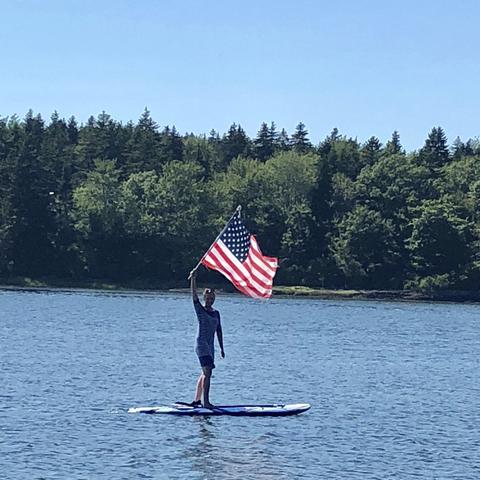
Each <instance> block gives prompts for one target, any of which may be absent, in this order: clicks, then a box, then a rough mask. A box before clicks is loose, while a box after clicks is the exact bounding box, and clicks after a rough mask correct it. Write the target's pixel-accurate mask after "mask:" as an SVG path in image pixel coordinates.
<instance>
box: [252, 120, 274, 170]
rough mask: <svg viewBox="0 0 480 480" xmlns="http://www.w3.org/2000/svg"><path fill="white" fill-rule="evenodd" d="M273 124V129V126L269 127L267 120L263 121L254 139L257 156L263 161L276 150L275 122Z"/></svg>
mask: <svg viewBox="0 0 480 480" xmlns="http://www.w3.org/2000/svg"><path fill="white" fill-rule="evenodd" d="M272 126H273V130H272V128H269V127H268V125H267V124H266V123H265V122H263V123H262V125H261V127H260V130H259V131H258V133H257V137H256V138H255V140H254V141H253V144H254V147H255V157H256V158H257V159H258V160H260V161H262V162H264V161H265V160H267V159H269V158H270V157H271V156H272V155H273V153H274V150H275V143H274V141H275V140H274V138H275V137H274V134H275V124H272Z"/></svg>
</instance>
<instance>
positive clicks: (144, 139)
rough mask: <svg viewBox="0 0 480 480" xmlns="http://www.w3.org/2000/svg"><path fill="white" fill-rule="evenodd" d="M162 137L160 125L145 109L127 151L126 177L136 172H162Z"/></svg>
mask: <svg viewBox="0 0 480 480" xmlns="http://www.w3.org/2000/svg"><path fill="white" fill-rule="evenodd" d="M161 141H162V137H161V135H160V133H159V132H158V125H157V124H156V122H155V121H154V120H153V119H152V117H151V116H150V112H149V110H148V109H147V108H145V110H144V112H143V113H142V115H141V117H140V118H139V120H138V123H137V124H136V125H135V126H134V127H133V129H132V131H131V135H130V138H129V140H128V142H127V145H126V149H127V153H126V166H125V169H124V173H125V175H128V174H130V173H135V172H141V171H147V170H154V171H156V172H160V171H161V163H162V146H161Z"/></svg>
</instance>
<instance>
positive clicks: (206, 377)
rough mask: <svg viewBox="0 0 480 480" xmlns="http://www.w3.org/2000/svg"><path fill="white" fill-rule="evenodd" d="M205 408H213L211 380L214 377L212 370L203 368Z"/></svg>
mask: <svg viewBox="0 0 480 480" xmlns="http://www.w3.org/2000/svg"><path fill="white" fill-rule="evenodd" d="M202 370H203V377H204V378H203V407H204V408H213V405H212V404H211V403H210V378H211V377H212V368H211V367H203V368H202Z"/></svg>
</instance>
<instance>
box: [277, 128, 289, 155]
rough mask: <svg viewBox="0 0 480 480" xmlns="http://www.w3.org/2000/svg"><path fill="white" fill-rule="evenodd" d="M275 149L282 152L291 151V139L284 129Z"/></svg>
mask: <svg viewBox="0 0 480 480" xmlns="http://www.w3.org/2000/svg"><path fill="white" fill-rule="evenodd" d="M275 147H276V150H279V151H280V152H287V151H288V150H290V138H289V136H288V133H287V131H286V130H285V129H284V128H282V131H281V132H280V134H279V135H278V137H277V139H276V142H275Z"/></svg>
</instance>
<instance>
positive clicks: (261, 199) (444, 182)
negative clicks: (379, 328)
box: [0, 110, 480, 290]
mask: <svg viewBox="0 0 480 480" xmlns="http://www.w3.org/2000/svg"><path fill="white" fill-rule="evenodd" d="M238 204H241V205H242V206H243V212H244V214H245V217H246V223H247V226H248V227H249V228H250V230H251V231H252V232H254V233H255V234H256V235H257V236H258V238H259V241H260V245H261V246H262V249H263V250H264V253H265V254H268V255H272V256H278V257H279V258H280V260H281V267H280V269H279V271H278V274H277V280H276V283H277V284H284V285H308V286H319V287H325V288H327V287H328V288H362V289H412V288H413V289H424V290H425V289H426V290H429V289H442V288H445V289H446V288H448V289H461V290H478V286H479V281H480V255H479V253H480V142H479V141H478V140H477V139H470V140H468V141H466V142H463V141H462V140H460V139H459V138H457V139H456V140H455V141H454V142H453V144H452V145H451V146H449V145H448V144H447V139H446V135H445V132H444V131H443V130H442V128H440V127H434V128H433V129H432V130H431V132H430V133H429V134H428V137H427V138H426V140H425V143H424V145H423V146H422V147H421V148H420V149H418V150H416V151H413V152H406V151H405V149H404V148H403V147H402V145H401V142H400V136H399V134H398V132H393V134H392V137H391V139H390V140H389V141H388V142H386V144H385V145H382V143H381V142H380V140H379V139H378V138H377V137H375V136H372V137H371V138H370V139H368V140H367V141H366V142H359V141H358V140H357V139H356V138H350V137H348V136H345V135H343V134H341V133H340V132H339V131H338V130H337V129H334V130H333V131H332V132H331V133H330V134H329V135H328V136H327V137H326V138H325V139H324V140H323V141H321V142H320V143H319V144H318V145H314V144H312V142H311V141H310V140H309V132H308V131H307V129H306V127H305V125H304V124H303V123H299V124H298V125H297V127H296V128H295V131H294V132H292V133H290V134H289V133H287V132H286V131H285V130H284V129H282V130H280V129H278V128H277V126H276V125H275V123H273V122H272V123H270V124H267V123H262V124H261V126H260V129H259V131H258V133H257V135H256V136H255V138H250V137H249V136H248V135H247V134H246V133H245V131H244V130H243V128H242V127H241V126H240V125H237V124H233V125H232V126H231V127H230V128H229V129H228V131H227V132H226V133H224V134H220V133H218V132H216V131H214V130H212V131H211V132H210V134H209V135H194V134H183V135H181V134H180V133H179V132H178V131H177V129H176V128H175V127H169V126H167V127H164V128H160V127H159V126H158V125H157V123H156V122H155V121H154V120H153V119H152V117H151V115H150V113H149V111H148V110H145V111H144V112H143V114H142V115H141V117H140V118H139V120H138V121H137V122H135V123H134V122H128V123H122V122H119V121H116V120H114V119H113V118H112V117H111V116H110V115H108V114H107V113H102V114H100V115H98V117H97V118H94V117H90V118H89V119H88V121H87V122H86V123H85V124H82V125H79V124H78V123H77V121H76V120H75V118H73V117H72V118H70V119H68V120H65V119H63V118H60V117H59V115H58V114H57V113H54V114H53V115H52V116H51V118H50V120H49V121H48V122H46V121H45V120H44V119H43V118H42V117H41V116H40V115H34V114H33V112H31V111H30V112H28V114H27V115H26V116H25V118H23V119H20V118H18V117H17V116H12V117H7V118H0V277H2V278H4V279H8V278H13V277H21V276H28V277H33V278H48V277H51V278H62V279H71V280H73V281H75V280H79V281H80V280H86V279H106V280H110V281H115V282H130V281H132V280H142V281H144V282H152V284H159V283H162V282H163V283H164V284H175V283H176V282H180V281H183V280H184V279H185V276H186V274H187V273H188V271H189V270H190V269H191V268H192V267H193V266H194V265H195V264H196V262H197V261H198V258H199V257H200V256H201V255H202V254H203V253H204V251H205V250H206V249H207V248H208V246H209V245H210V243H211V242H212V240H213V239H214V238H215V236H216V235H217V234H218V232H219V231H220V229H221V228H222V227H223V225H224V222H225V221H226V219H228V218H229V216H230V215H231V213H232V212H233V210H234V209H235V207H236V206H237V205H238Z"/></svg>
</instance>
